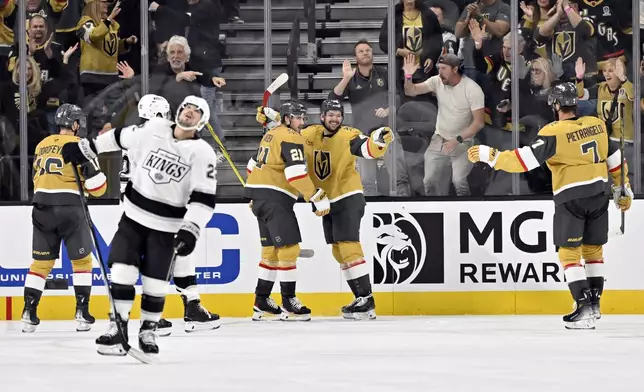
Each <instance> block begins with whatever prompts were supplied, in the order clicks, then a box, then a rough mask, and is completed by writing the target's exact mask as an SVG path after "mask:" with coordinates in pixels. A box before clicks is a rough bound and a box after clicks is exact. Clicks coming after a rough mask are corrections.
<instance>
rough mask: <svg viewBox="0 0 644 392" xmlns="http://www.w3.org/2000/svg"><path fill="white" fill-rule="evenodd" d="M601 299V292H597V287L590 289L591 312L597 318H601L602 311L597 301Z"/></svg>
mask: <svg viewBox="0 0 644 392" xmlns="http://www.w3.org/2000/svg"><path fill="white" fill-rule="evenodd" d="M600 300H601V294H599V290H598V289H594V288H593V289H590V309H591V310H592V312H593V317H595V319H597V320H599V319H600V318H602V313H601V310H600V307H599V302H600Z"/></svg>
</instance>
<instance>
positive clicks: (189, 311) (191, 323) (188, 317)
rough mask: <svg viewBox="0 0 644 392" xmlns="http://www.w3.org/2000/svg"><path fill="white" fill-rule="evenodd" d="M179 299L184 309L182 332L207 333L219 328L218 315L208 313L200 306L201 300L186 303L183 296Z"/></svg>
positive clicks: (186, 300)
mask: <svg viewBox="0 0 644 392" xmlns="http://www.w3.org/2000/svg"><path fill="white" fill-rule="evenodd" d="M181 299H182V300H183V306H184V308H185V311H184V314H183V321H184V322H185V325H184V330H185V331H186V332H197V331H207V330H211V329H217V328H219V327H220V326H221V324H220V322H219V315H218V314H214V313H210V312H209V311H208V310H207V309H206V308H204V307H203V305H201V300H199V299H194V300H192V301H188V299H187V298H186V296H185V295H182V296H181Z"/></svg>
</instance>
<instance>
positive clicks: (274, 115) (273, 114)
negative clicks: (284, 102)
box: [255, 106, 281, 130]
mask: <svg viewBox="0 0 644 392" xmlns="http://www.w3.org/2000/svg"><path fill="white" fill-rule="evenodd" d="M255 120H257V122H258V123H260V124H266V128H267V129H269V130H270V129H273V128H275V127H276V126H278V125H280V121H281V118H280V114H279V112H277V111H275V110H273V109H271V108H267V107H264V106H260V107H258V108H257V116H255Z"/></svg>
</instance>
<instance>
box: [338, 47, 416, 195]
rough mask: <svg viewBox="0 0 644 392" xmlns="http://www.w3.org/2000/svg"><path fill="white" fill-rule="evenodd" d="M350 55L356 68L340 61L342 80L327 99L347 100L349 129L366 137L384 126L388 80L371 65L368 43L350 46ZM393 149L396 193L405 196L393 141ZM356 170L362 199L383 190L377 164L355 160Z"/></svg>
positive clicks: (401, 165) (402, 169)
mask: <svg viewBox="0 0 644 392" xmlns="http://www.w3.org/2000/svg"><path fill="white" fill-rule="evenodd" d="M354 54H355V59H356V63H357V67H356V68H352V67H351V63H350V62H349V60H344V63H343V65H342V80H341V81H340V83H338V85H337V86H335V88H334V89H333V91H331V93H330V94H329V99H337V100H339V101H342V100H343V99H345V98H348V99H349V102H350V103H351V108H352V109H351V110H352V113H353V126H354V127H356V128H358V129H360V130H361V131H362V132H364V133H365V134H367V135H370V134H371V132H372V131H374V130H376V129H378V128H380V127H383V126H386V125H387V124H388V120H387V117H388V116H389V105H388V90H389V82H388V80H389V79H388V77H387V69H386V68H385V67H380V66H378V65H375V64H374V63H373V50H372V48H371V45H370V44H369V41H367V40H364V39H363V40H360V41H358V43H356V45H355V46H354ZM393 146H394V148H395V149H396V152H395V154H396V158H397V160H396V165H397V171H398V174H399V175H398V177H397V178H396V184H397V192H398V195H399V196H407V195H409V181H408V179H407V176H406V173H407V170H406V169H405V167H404V159H403V152H402V149H401V148H400V144H399V143H396V142H395V141H394V143H393ZM358 171H359V172H360V177H361V179H362V185H363V188H364V194H365V196H378V195H379V194H380V192H379V188H380V189H382V188H385V187H384V186H378V185H379V184H378V181H377V178H378V161H377V160H375V159H362V158H359V159H358ZM380 185H382V184H380Z"/></svg>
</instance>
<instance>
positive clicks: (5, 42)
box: [0, 0, 16, 55]
mask: <svg viewBox="0 0 644 392" xmlns="http://www.w3.org/2000/svg"><path fill="white" fill-rule="evenodd" d="M15 9H16V1H15V0H8V1H7V2H6V4H5V5H3V6H0V55H6V54H7V53H9V50H10V48H11V45H13V23H14V22H15V21H14V20H13V19H15V14H14V12H13V11H14V10H15ZM10 16H13V17H10Z"/></svg>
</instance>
